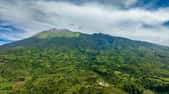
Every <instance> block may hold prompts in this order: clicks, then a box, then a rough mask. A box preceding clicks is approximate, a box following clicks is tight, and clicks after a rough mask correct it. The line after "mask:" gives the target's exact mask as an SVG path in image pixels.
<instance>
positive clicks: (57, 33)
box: [35, 28, 80, 39]
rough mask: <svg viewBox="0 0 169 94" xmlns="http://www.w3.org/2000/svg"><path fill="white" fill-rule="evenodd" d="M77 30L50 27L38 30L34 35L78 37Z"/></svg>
mask: <svg viewBox="0 0 169 94" xmlns="http://www.w3.org/2000/svg"><path fill="white" fill-rule="evenodd" d="M79 36H80V33H79V32H72V31H71V30H69V29H56V28H52V29H50V30H47V31H43V32H40V33H39V34H37V35H35V37H37V38H39V39H46V38H55V37H59V38H60V37H62V38H75V37H79Z"/></svg>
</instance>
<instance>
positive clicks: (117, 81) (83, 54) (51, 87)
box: [0, 31, 169, 94]
mask: <svg viewBox="0 0 169 94" xmlns="http://www.w3.org/2000/svg"><path fill="white" fill-rule="evenodd" d="M0 94H169V48H168V47H164V46H159V45H155V44H150V43H146V42H140V41H134V40H129V39H125V38H120V37H112V36H109V35H105V34H100V33H98V34H91V35H88V34H83V33H77V32H69V31H65V32H47V31H46V32H42V33H39V34H37V35H35V36H33V37H31V38H28V39H24V40H21V41H18V42H15V43H11V44H6V45H3V46H1V47H0Z"/></svg>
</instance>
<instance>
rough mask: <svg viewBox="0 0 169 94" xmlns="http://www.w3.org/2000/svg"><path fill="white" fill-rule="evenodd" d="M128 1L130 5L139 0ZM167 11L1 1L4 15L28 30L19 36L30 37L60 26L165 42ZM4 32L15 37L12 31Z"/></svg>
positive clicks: (167, 41)
mask: <svg viewBox="0 0 169 94" xmlns="http://www.w3.org/2000/svg"><path fill="white" fill-rule="evenodd" d="M121 1H123V0H121ZM127 1H128V2H126V4H128V5H130V4H133V3H135V2H136V0H127ZM167 11H169V9H167V8H165V9H158V10H154V11H150V10H145V9H140V8H131V9H128V10H122V9H114V8H110V7H109V8H108V7H105V6H102V5H99V4H90V3H88V4H87V3H86V4H83V5H74V4H70V3H65V2H64V3H63V2H55V1H43V0H38V1H29V2H26V1H22V2H19V1H18V2H15V4H12V3H6V4H4V3H3V2H2V3H0V17H1V19H4V20H8V21H11V22H14V23H16V24H17V25H20V26H21V27H22V28H24V29H25V31H27V32H26V33H24V35H19V36H20V37H18V36H17V38H24V37H29V36H31V35H33V34H35V33H37V32H39V31H42V30H46V29H49V28H52V27H58V28H69V29H73V30H75V31H81V32H85V33H95V32H102V33H107V34H111V35H113V36H122V37H127V38H131V39H136V40H143V41H149V42H153V43H158V44H163V45H169V28H167V27H164V26H162V25H161V24H162V23H163V22H165V21H168V20H169V13H168V12H167ZM144 25H149V26H150V27H145V26H144ZM1 36H2V33H0V37H1ZM3 36H5V37H8V39H10V38H11V39H14V36H12V35H10V36H9V35H3ZM5 37H4V38H5Z"/></svg>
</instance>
